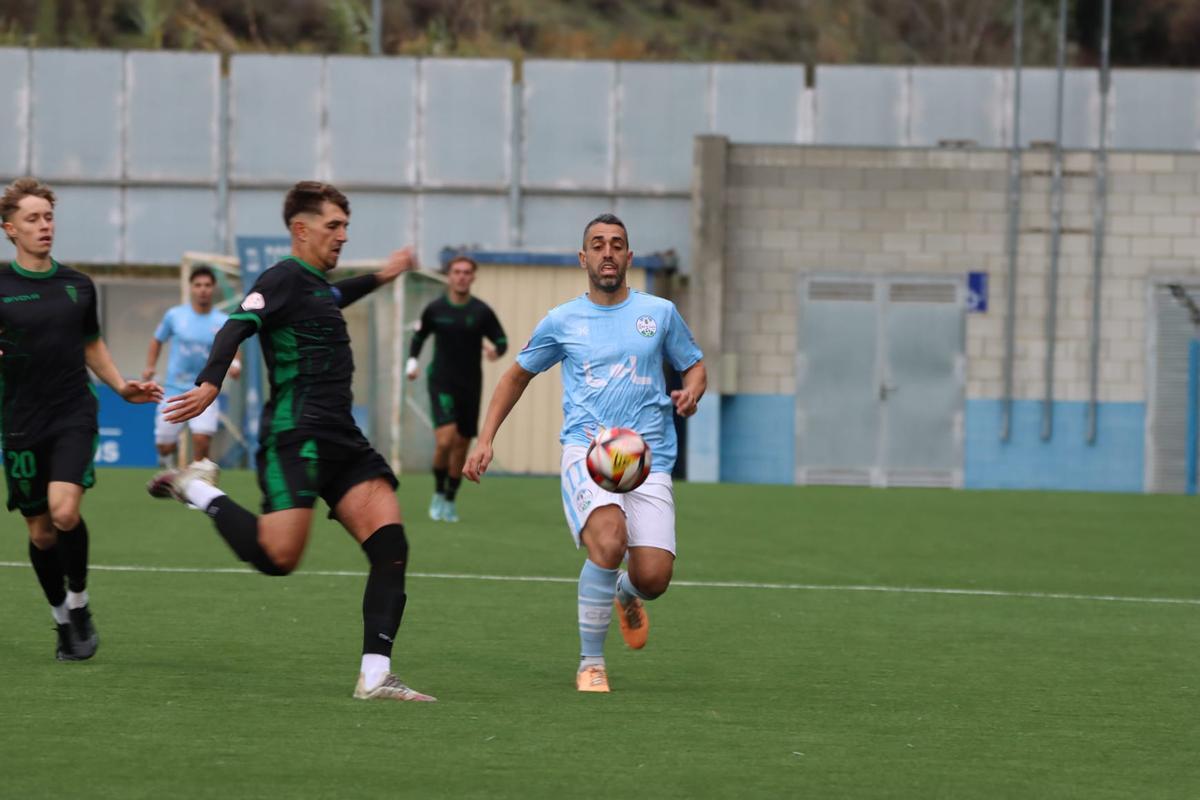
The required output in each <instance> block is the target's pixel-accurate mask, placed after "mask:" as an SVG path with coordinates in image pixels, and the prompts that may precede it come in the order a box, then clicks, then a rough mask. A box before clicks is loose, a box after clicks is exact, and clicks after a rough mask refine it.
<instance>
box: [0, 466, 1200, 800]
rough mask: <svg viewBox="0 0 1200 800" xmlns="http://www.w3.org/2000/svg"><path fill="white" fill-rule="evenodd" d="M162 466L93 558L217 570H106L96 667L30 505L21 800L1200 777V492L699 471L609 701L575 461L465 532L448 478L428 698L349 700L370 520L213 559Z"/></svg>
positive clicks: (20, 709)
mask: <svg viewBox="0 0 1200 800" xmlns="http://www.w3.org/2000/svg"><path fill="white" fill-rule="evenodd" d="M148 474H149V473H148V472H144V471H126V470H108V471H103V472H102V473H101V475H100V482H99V485H98V486H97V488H96V489H95V490H94V491H92V492H90V493H89V495H88V497H87V500H86V503H85V509H84V511H85V516H86V518H87V520H88V524H89V526H90V528H91V531H92V562H93V564H94V565H99V566H109V567H112V566H126V567H173V568H185V569H187V570H190V571H182V572H164V571H145V570H129V571H115V570H103V569H96V570H95V571H93V573H92V579H91V585H90V591H91V595H92V605H93V609H94V611H95V614H96V621H97V625H98V628H99V630H100V634H101V638H102V644H101V649H100V652H99V654H98V655H97V657H96V658H95V659H94V660H93V661H91V662H87V663H78V664H69V663H68V664H60V663H56V662H55V661H54V660H53V647H54V635H53V629H52V626H51V620H50V615H49V611H48V609H47V608H46V606H45V603H44V601H43V599H42V598H41V595H40V592H39V590H38V588H37V584H36V581H35V579H34V577H33V573H32V570H31V569H30V568H29V567H28V566H27V556H26V536H25V533H24V526H23V525H22V524H21V522H20V520H19V519H18V518H17V517H16V516H10V517H9V521H8V523H7V529H8V535H7V536H5V537H4V538H3V549H2V550H0V561H3V562H5V563H6V564H9V566H4V567H0V605H2V607H3V609H4V615H3V624H2V626H0V723H2V724H3V744H2V746H0V797H13V798H36V797H88V798H141V797H146V798H150V797H153V798H161V797H183V798H190V797H198V798H208V797H211V798H221V800H231V799H232V798H257V797H262V798H281V797H283V798H310V797H311V798H330V797H348V798H368V797H371V798H373V797H481V798H500V797H520V798H527V797H566V796H574V797H600V796H603V797H618V798H619V797H647V798H667V797H795V798H799V797H815V798H822V797H889V798H893V797H894V798H932V797H939V798H942V797H944V798H1006V797H1012V798H1028V797H1056V798H1057V797H1065V798H1089V800H1090V799H1094V798H1129V797H1154V798H1175V797H1178V798H1195V797H1197V796H1200V756H1198V755H1197V747H1198V743H1200V580H1198V576H1200V529H1198V527H1197V524H1196V520H1197V513H1196V512H1197V505H1196V501H1195V500H1194V499H1190V498H1180V497H1151V496H1119V495H1093V494H1054V493H1018V492H1011V493H1003V492H952V491H934V490H911V491H907V490H888V491H877V490H868V489H817V488H812V489H796V488H792V487H766V486H762V487H750V486H699V485H681V486H679V487H678V488H677V501H678V507H679V525H678V529H679V549H680V552H679V560H678V563H677V568H676V576H675V577H676V581H677V583H676V585H674V586H672V588H671V590H670V591H669V592H668V593H667V595H666V596H664V597H663V598H662V599H661V600H659V601H656V602H655V603H653V604H652V605H651V608H650V611H651V620H652V629H651V637H650V643H649V645H648V646H647V647H646V649H645V650H643V651H641V652H636V653H635V652H631V651H629V650H626V649H625V648H624V645H623V644H622V643H621V640H620V634H619V632H618V631H617V630H616V624H615V622H614V624H613V629H612V631H611V633H610V636H609V648H608V650H609V652H608V657H609V659H608V660H609V669H610V675H611V679H612V684H613V693H612V694H610V695H607V696H604V695H580V694H578V693H576V692H575V691H574V686H573V675H574V670H575V661H576V657H577V645H578V641H577V634H576V629H575V585H574V583H573V581H572V580H571V579H573V578H574V577H575V576H577V575H578V571H579V567H580V564H581V555H580V554H579V553H577V552H576V551H575V550H574V548H573V547H572V545H571V542H570V538H569V536H568V534H567V532H566V528H565V525H564V523H563V521H562V511H561V505H560V499H559V491H558V485H557V482H556V481H555V480H553V479H520V478H489V479H487V480H486V481H485V483H484V484H483V486H482V487H475V486H468V487H466V488H465V489H464V491H463V494H462V496H461V499H460V503H459V508H460V513H461V515H462V516H463V520H464V521H463V522H461V523H459V524H457V525H450V524H445V523H431V522H429V521H428V520H426V519H425V518H424V509H425V505H426V502H427V500H428V491H429V486H430V482H431V480H430V479H429V478H428V477H426V476H424V475H416V476H413V477H411V478H406V479H405V483H404V486H403V487H402V489H401V500H402V502H403V504H404V506H405V509H406V516H407V521H408V531H409V537H410V539H411V541H412V558H411V566H410V571H412V572H416V573H418V574H417V575H415V576H413V577H412V578H411V579H410V582H409V604H408V612H407V615H406V617H405V621H404V626H403V627H402V628H401V631H400V638H399V641H398V645H397V650H396V658H395V663H396V666H397V669H396V671H397V672H398V674H400V676H401V677H402V678H403V679H404V680H406V681H408V682H409V683H411V684H412V685H413V686H415V687H416V688H418V689H421V690H423V691H426V692H430V693H432V694H434V695H437V696H438V697H439V698H440V702H439V703H436V704H428V705H426V704H386V703H362V702H358V701H354V700H352V699H351V698H350V693H351V690H352V688H353V684H354V680H355V677H356V673H357V669H358V653H359V645H360V641H361V629H360V624H359V614H360V602H361V590H362V582H363V579H362V578H361V577H358V576H357V575H339V574H336V573H337V572H339V571H352V572H355V573H361V572H362V571H364V570H365V559H364V558H363V556H362V554H361V552H360V551H359V549H358V547H357V546H356V545H355V544H354V543H353V541H352V540H351V539H350V538H349V536H347V535H346V534H345V533H343V532H342V531H341V529H340V528H337V527H336V526H335V525H333V524H332V523H329V522H327V521H325V520H324V519H322V521H321V522H320V523H319V524H318V526H317V527H316V529H315V530H314V532H313V538H312V541H311V543H310V546H309V551H308V554H307V556H306V558H305V561H304V564H303V565H302V568H301V571H300V572H298V573H297V574H295V575H293V576H291V577H289V578H285V579H273V578H265V577H261V576H258V575H251V574H243V573H239V572H236V571H226V572H217V571H213V570H218V569H224V570H235V569H236V568H238V567H240V566H241V565H240V564H239V563H238V562H237V561H236V560H234V558H233V556H232V555H231V554H230V553H229V552H228V551H227V549H226V547H225V545H224V544H223V543H222V542H221V541H220V539H219V538H218V537H217V536H216V534H215V533H214V532H213V531H212V530H211V528H210V525H209V522H208V520H207V519H206V518H205V517H204V516H203V515H201V514H199V513H196V512H185V511H184V510H183V509H182V508H181V507H179V506H178V505H177V504H175V503H172V502H166V501H153V500H151V499H149V498H148V497H146V496H145V494H144V493H143V490H142V485H143V483H144V481H145V480H146V478H147V476H148ZM224 482H225V485H226V488H228V489H229V490H230V492H231V493H232V494H233V495H234V496H235V497H236V498H238V499H239V500H241V501H243V502H245V503H249V504H252V505H253V507H257V502H258V494H257V492H256V491H255V489H254V486H253V479H252V477H251V476H250V475H249V474H248V473H236V472H235V473H230V474H228V475H226V476H225V479H224ZM11 564H16V566H11ZM321 573H326V574H321ZM452 575H457V576H459V577H451V576H452ZM467 576H475V577H467ZM478 576H509V577H520V576H541V577H551V578H563V579H568V580H567V581H563V582H553V581H542V582H537V581H520V580H512V581H501V580H485V579H479V577H478ZM721 582H724V583H727V584H728V583H734V584H739V585H724V586H720V585H713V584H715V583H721ZM897 588H912V589H938V588H941V589H955V590H967V592H969V593H940V594H939V593H933V592H924V591H918V592H897V591H883V589H897ZM987 592H995V594H988V593H987ZM1156 600H1157V601H1162V600H1175V601H1184V602H1156Z"/></svg>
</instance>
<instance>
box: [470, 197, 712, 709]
mask: <svg viewBox="0 0 1200 800" xmlns="http://www.w3.org/2000/svg"><path fill="white" fill-rule="evenodd" d="M632 259H633V253H632V252H631V251H630V249H629V236H628V233H627V232H626V229H625V225H624V223H622V222H621V220H619V219H618V218H617V217H615V216H613V215H611V214H604V215H602V216H599V217H596V218H595V219H594V220H592V221H591V222H589V223H588V224H587V227H586V228H585V229H584V234H583V249H582V250H580V251H579V266H580V267H582V268H583V269H584V270H586V272H587V276H588V283H589V285H588V292H587V294H585V295H583V296H581V297H577V298H575V299H574V300H572V301H570V302H568V303H564V304H563V305H561V306H558V307H557V308H555V309H553V310H551V311H550V313H549V314H548V315H546V317H545V318H544V319H543V320H542V321H541V322H539V323H538V326H537V328H536V329H535V330H534V332H533V337H532V338H531V339H530V340H529V344H527V345H525V348H524V349H523V350H522V351H521V353H520V354H519V355H518V356H517V363H516V364H515V365H513V367H512V368H511V369H509V370H508V372H506V373H505V374H504V376H503V377H502V378H501V379H500V383H499V384H498V385H497V387H496V392H495V394H494V395H493V397H492V402H491V405H490V406H489V407H488V412H487V418H486V419H485V420H484V424H483V430H482V431H481V432H480V434H479V442H478V444H477V445H476V447H475V450H474V452H472V453H471V455H470V457H469V458H468V459H467V463H466V466H465V468H464V470H463V474H464V475H466V477H467V478H469V479H470V480H478V479H479V476H480V475H481V474H482V473H483V472H484V471H486V470H487V466H488V464H489V463H490V462H491V460H492V440H493V439H494V438H495V436H496V430H497V429H498V428H499V427H500V423H501V422H503V421H504V418H505V417H506V416H508V413H509V412H510V411H511V410H512V408H513V406H514V405H515V404H516V402H517V400H518V399H519V398H520V397H521V394H522V393H523V392H524V391H525V387H526V386H528V385H529V381H531V380H532V379H533V377H534V375H536V374H537V373H539V372H545V371H546V370H548V369H550V368H551V367H553V366H554V365H555V364H558V363H560V362H561V363H562V379H563V417H564V419H563V429H562V434H561V436H560V437H559V440H560V441H561V442H562V445H563V457H562V498H563V510H564V512H565V514H566V517H567V526H568V527H569V528H570V531H571V535H572V536H573V537H574V539H575V544H576V546H577V547H578V546H581V545H582V546H583V547H585V548H586V549H587V560H586V561H584V564H583V570H582V572H581V573H580V575H579V639H580V645H581V649H580V655H581V659H580V664H579V669H578V671H577V673H576V677H575V686H576V688H577V689H578V690H579V691H581V692H607V691H608V690H609V687H608V673H607V670H606V668H605V662H604V639H605V636H606V635H607V632H608V627H609V623H610V621H611V619H612V612H613V608H614V598H615V607H616V610H617V614H618V621H619V622H620V626H621V633H622V635H623V636H624V637H625V642H626V644H628V645H629V646H630V647H632V648H634V649H639V648H641V647H642V646H644V645H645V643H646V634H647V631H648V628H649V618H648V617H647V615H646V610H645V607H644V605H643V602H642V601H644V600H651V599H653V598H655V597H658V596H659V595H661V594H662V593H663V592H665V591H666V590H667V586H668V585H669V584H670V582H671V574H672V571H673V569H674V563H675V498H674V494H673V492H672V487H671V468H672V467H673V466H674V464H675V454H676V448H677V443H676V440H675V428H674V426H673V424H672V418H671V409H672V406H674V409H675V411H677V412H678V413H680V414H681V415H683V416H691V415H692V414H694V413H696V404H697V403H698V402H699V400H700V397H701V395H703V394H704V390H705V388H706V386H707V377H706V372H705V369H704V363H703V361H702V360H701V359H702V358H703V354H702V353H701V352H700V349H699V348H698V347H697V346H696V343H695V341H694V340H693V339H692V334H691V332H690V331H689V330H688V327H687V325H686V324H685V323H684V321H683V318H682V317H681V316H679V312H678V311H677V310H676V309H675V306H674V304H672V303H671V302H670V301H668V300H663V299H661V298H658V297H654V296H652V295H648V294H643V293H642V292H638V291H634V290H632V289H630V288H629V287H628V286H627V285H626V283H625V273H626V271H627V269H628V268H629V264H630V262H631V261H632ZM664 359H666V360H667V361H669V362H670V363H671V365H672V366H673V367H674V368H675V369H677V370H679V371H680V372H682V373H683V388H682V389H678V390H676V391H674V392H671V393H670V394H669V395H668V394H667V390H666V381H665V379H664V377H663V360H664ZM611 427H623V428H632V429H633V430H635V431H637V432H638V433H640V434H641V435H642V437H643V438H644V439H645V440H646V443H647V444H648V445H649V447H650V449H651V451H652V452H653V453H654V459H653V463H652V467H651V474H650V477H649V478H647V479H646V482H645V483H643V484H642V485H641V486H639V487H638V488H636V489H634V490H633V491H631V492H628V493H627V494H613V493H611V492H607V491H605V490H604V489H602V488H600V487H599V486H598V485H597V484H596V483H595V482H593V481H592V480H591V478H590V477H589V476H588V472H587V467H586V466H585V463H584V461H585V456H586V453H587V447H588V444H589V442H590V441H591V439H592V437H594V436H595V435H596V434H597V433H598V432H599V430H600V429H601V428H611ZM625 559H627V560H628V567H629V571H628V572H627V573H626V572H620V571H619V568H620V566H621V562H622V560H625Z"/></svg>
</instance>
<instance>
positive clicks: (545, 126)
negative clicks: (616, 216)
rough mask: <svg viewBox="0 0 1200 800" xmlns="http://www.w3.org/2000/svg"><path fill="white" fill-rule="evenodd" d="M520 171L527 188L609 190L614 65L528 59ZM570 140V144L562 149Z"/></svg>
mask: <svg viewBox="0 0 1200 800" xmlns="http://www.w3.org/2000/svg"><path fill="white" fill-rule="evenodd" d="M523 76H524V112H525V116H524V129H523V131H522V137H523V146H522V151H523V155H524V174H523V175H522V177H521V180H522V182H524V183H526V184H528V185H530V186H555V187H560V188H568V189H575V188H593V187H594V188H611V186H612V183H613V174H614V173H613V153H614V148H615V142H614V140H613V130H612V125H611V124H610V121H611V110H612V105H613V102H614V95H613V93H614V91H615V88H614V87H615V80H616V66H615V65H614V64H612V63H611V62H607V61H527V62H525V68H524V72H523ZM563 142H570V143H571V146H570V147H563V146H562V144H563Z"/></svg>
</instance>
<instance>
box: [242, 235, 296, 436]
mask: <svg viewBox="0 0 1200 800" xmlns="http://www.w3.org/2000/svg"><path fill="white" fill-rule="evenodd" d="M291 252H292V242H291V239H289V238H288V237H286V236H239V237H237V253H238V261H240V262H241V269H242V287H243V292H245V291H249V289H250V287H251V286H253V285H254V282H255V281H256V280H258V276H259V275H261V274H262V273H263V271H264V270H266V269H267V268H268V267H270V266H271V265H273V264H275V263H276V262H278V261H280V260H281V259H283V258H284V257H285V256H287V255H289V254H290V253H291ZM242 355H243V356H244V357H245V362H246V363H245V364H244V365H243V373H242V380H243V381H244V382H245V385H246V412H245V413H246V417H245V419H243V420H242V430H243V431H244V432H245V435H246V447H247V449H248V450H249V455H250V457H251V458H253V455H254V453H255V452H257V451H258V423H259V419H260V418H261V416H262V407H263V392H264V391H265V388H264V386H263V363H262V351H261V350H259V347H258V337H257V336H253V337H251V338H250V339H248V340H246V342H245V343H243V345H242Z"/></svg>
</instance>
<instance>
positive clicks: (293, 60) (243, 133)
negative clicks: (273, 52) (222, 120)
mask: <svg viewBox="0 0 1200 800" xmlns="http://www.w3.org/2000/svg"><path fill="white" fill-rule="evenodd" d="M322 73H323V69H322V63H321V59H319V58H312V57H303V56H260V55H251V56H234V57H233V59H232V60H231V66H230V92H231V98H230V100H231V108H230V115H231V117H232V130H231V132H230V149H231V155H232V162H233V177H234V179H236V180H255V179H258V180H282V181H298V180H304V179H307V178H316V177H318V159H319V157H320V152H321V150H320V142H321V136H320V123H321V105H322V102H321V99H322Z"/></svg>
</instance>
